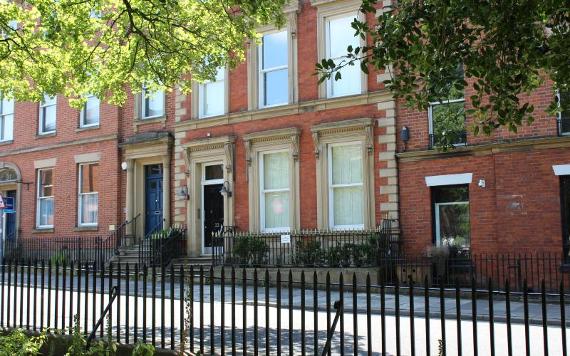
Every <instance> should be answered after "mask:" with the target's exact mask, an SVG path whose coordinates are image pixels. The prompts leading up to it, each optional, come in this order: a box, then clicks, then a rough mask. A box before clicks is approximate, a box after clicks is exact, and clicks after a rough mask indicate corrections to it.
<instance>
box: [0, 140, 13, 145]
mask: <svg viewBox="0 0 570 356" xmlns="http://www.w3.org/2000/svg"><path fill="white" fill-rule="evenodd" d="M13 143H14V140H7V141H0V146H7V145H11V144H13Z"/></svg>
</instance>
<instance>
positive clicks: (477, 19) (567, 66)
mask: <svg viewBox="0 0 570 356" xmlns="http://www.w3.org/2000/svg"><path fill="white" fill-rule="evenodd" d="M377 2H378V4H377ZM380 3H381V2H380V1H377V0H363V4H362V7H361V11H362V12H364V13H371V14H376V15H377V22H378V24H377V26H370V25H368V24H366V23H362V22H359V21H356V20H355V21H354V22H353V24H352V26H353V28H354V30H355V35H356V36H361V37H362V38H368V40H369V42H368V43H370V44H371V45H368V46H365V47H361V48H351V47H349V48H348V53H347V56H346V57H345V58H344V59H343V60H342V61H340V62H338V63H334V61H331V60H323V61H322V62H320V63H318V64H317V71H318V72H319V74H321V79H322V80H326V79H330V78H335V79H340V77H341V76H340V73H339V71H338V70H339V68H342V67H343V66H345V65H353V64H354V63H355V62H356V61H357V60H359V59H360V60H361V63H362V66H363V70H366V68H365V66H367V65H372V66H373V67H375V68H377V69H384V68H385V67H386V66H387V65H391V66H392V67H391V68H392V69H391V74H392V76H391V79H390V80H388V81H387V82H386V85H387V86H389V88H390V89H391V90H392V91H393V93H394V94H395V96H396V97H398V98H404V99H405V100H406V102H407V103H408V104H410V105H411V106H414V107H417V108H419V109H420V110H425V109H427V107H428V105H429V103H430V102H435V101H438V100H439V101H441V100H442V99H444V98H448V97H449V96H450V91H452V90H457V91H463V89H464V88H465V87H466V86H467V82H466V80H467V81H472V82H473V84H472V87H473V92H471V93H472V94H471V95H470V96H469V97H468V98H466V99H468V100H470V102H471V104H472V106H473V108H472V109H471V110H468V111H466V114H467V115H469V116H471V117H472V118H473V121H474V126H473V130H474V133H475V134H477V133H479V132H480V131H482V132H485V133H487V134H490V133H491V132H492V131H493V130H494V129H495V128H498V127H501V126H505V127H507V128H508V129H509V130H511V131H514V132H516V131H517V127H519V126H520V125H522V124H524V123H529V124H530V123H532V121H533V116H532V113H533V110H534V106H533V105H532V104H531V103H529V102H528V101H527V95H528V94H530V93H531V92H532V91H533V90H535V89H537V88H538V87H539V86H540V85H542V84H543V83H544V82H545V80H548V79H550V80H553V81H554V83H555V90H560V91H562V92H568V91H569V89H570V41H569V40H568V38H570V3H569V2H568V1H567V0H540V1H538V0H400V1H397V2H395V3H397V5H396V7H395V8H394V9H387V10H388V11H384V12H381V11H379V12H378V13H376V7H378V6H379V4H380ZM385 10H386V9H385ZM460 65H463V66H464V71H465V77H464V78H457V77H456V76H455V75H454V74H455V71H456V68H458V66H460ZM550 110H551V111H556V110H559V108H558V103H557V100H556V96H555V95H554V93H553V95H552V105H551V106H550Z"/></svg>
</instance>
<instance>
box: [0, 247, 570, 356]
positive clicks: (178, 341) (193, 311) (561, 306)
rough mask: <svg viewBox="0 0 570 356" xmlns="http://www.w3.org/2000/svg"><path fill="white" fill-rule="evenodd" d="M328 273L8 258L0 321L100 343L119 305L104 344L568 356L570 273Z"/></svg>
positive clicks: (1, 282) (6, 326)
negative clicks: (439, 280)
mask: <svg viewBox="0 0 570 356" xmlns="http://www.w3.org/2000/svg"><path fill="white" fill-rule="evenodd" d="M533 258H536V259H539V258H541V257H540V256H533ZM333 274H334V271H332V270H330V271H326V273H324V274H317V273H315V272H314V271H309V270H307V271H304V270H301V271H293V270H269V269H259V270H258V269H254V270H249V271H248V270H247V269H242V270H236V269H235V268H233V267H232V268H227V269H225V268H223V267H221V268H219V269H215V268H210V269H204V268H203V267H200V268H194V267H192V266H190V267H189V268H186V267H180V269H177V270H175V269H174V267H172V266H170V267H169V268H164V267H161V268H154V267H153V268H149V267H148V266H139V265H121V264H117V265H110V266H109V268H106V267H105V266H84V265H77V264H71V265H63V266H60V265H59V264H56V265H52V264H51V263H38V262H34V263H31V264H30V265H14V264H11V263H8V264H4V265H0V289H1V291H2V293H0V327H1V328H2V329H3V330H11V329H15V328H20V329H27V330H28V331H30V332H37V331H39V330H44V329H46V328H47V329H49V330H62V331H64V330H66V329H67V328H68V327H70V326H72V325H74V322H76V323H77V324H75V325H79V326H80V327H81V329H82V330H81V331H82V332H83V333H84V334H85V335H93V336H97V337H99V338H102V337H104V336H105V332H106V331H104V330H103V328H101V327H100V326H101V324H102V320H103V319H102V318H100V316H101V315H105V314H107V313H106V311H107V312H109V311H111V305H112V311H113V312H112V313H110V312H109V313H108V315H109V319H108V324H107V325H108V328H107V332H109V334H108V335H107V337H108V339H107V340H110V339H112V340H116V341H117V342H119V343H121V344H136V343H139V342H144V343H149V344H153V345H154V346H155V347H158V348H162V349H171V350H176V354H187V353H188V352H190V353H191V354H200V355H217V354H221V355H224V354H230V353H231V354H233V355H236V354H263V355H265V354H271V355H289V354H299V355H305V354H307V355H342V354H346V355H349V354H351V355H352V354H355V355H360V354H369V355H370V354H375V355H404V354H405V355H414V354H422V355H435V354H440V355H445V354H447V355H461V354H469V355H508V354H514V353H513V350H514V351H516V350H521V351H522V350H525V352H524V354H526V355H543V354H544V355H546V354H550V355H566V354H567V347H568V345H567V343H568V341H567V337H566V336H567V330H568V327H569V326H570V323H569V321H568V320H567V310H566V304H567V299H568V297H567V293H568V289H567V287H566V286H568V275H565V276H564V278H563V279H561V280H560V281H559V283H558V285H557V286H556V288H549V287H548V285H547V282H546V280H545V279H544V278H540V282H539V283H538V285H537V288H536V290H535V291H534V292H533V291H531V290H530V288H529V287H528V281H527V280H524V279H523V281H522V286H521V289H520V290H518V289H517V288H515V287H514V286H513V285H512V284H511V282H512V281H511V280H510V279H506V280H502V281H499V280H494V279H491V278H490V279H488V280H487V281H486V283H485V286H484V287H481V288H478V287H477V286H476V283H475V282H474V281H472V283H470V285H469V286H468V287H467V288H463V289H462V288H461V286H460V285H459V284H453V285H452V286H450V288H444V287H443V286H439V287H437V288H434V287H433V286H430V283H429V278H430V277H429V275H424V276H423V277H421V278H419V280H418V281H414V280H413V279H412V280H403V281H402V282H406V285H404V284H403V283H401V282H400V281H398V280H396V281H395V283H386V281H383V280H380V281H377V280H375V279H374V276H373V275H372V274H371V273H369V272H366V273H365V274H364V275H363V276H361V277H358V276H357V275H356V274H355V273H352V272H350V273H347V272H345V271H342V270H341V271H338V275H337V276H336V277H334V278H333V277H332V276H333ZM499 285H503V286H505V288H504V289H500V288H498V286H499ZM98 318H99V322H97V319H98ZM97 331H99V332H97ZM438 349H439V350H438ZM509 350H510V351H509ZM438 351H439V352H438ZM515 353H516V352H515ZM519 353H521V352H519Z"/></svg>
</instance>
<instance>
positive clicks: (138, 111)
mask: <svg viewBox="0 0 570 356" xmlns="http://www.w3.org/2000/svg"><path fill="white" fill-rule="evenodd" d="M386 2H388V1H385V3H386ZM359 5H360V1H358V0H299V1H293V2H291V3H290V4H289V5H288V6H287V8H285V9H284V11H285V13H286V18H287V23H286V25H285V27H283V28H281V29H276V28H273V27H271V26H268V27H265V28H261V29H259V31H260V33H261V39H260V42H259V43H255V42H253V41H252V43H250V44H249V45H248V48H247V52H248V55H247V60H246V61H245V62H244V63H243V64H241V65H239V66H238V67H237V68H235V69H234V70H232V71H227V70H225V69H220V70H219V72H218V75H217V77H216V79H215V80H214V81H212V82H209V83H205V84H195V85H194V88H193V91H192V93H191V94H189V95H184V94H182V93H180V92H178V91H174V92H171V93H167V94H163V93H151V94H150V96H147V95H145V93H144V91H143V93H142V94H136V95H131V96H130V97H129V99H128V101H127V103H126V104H125V105H124V106H123V107H121V108H117V107H113V106H110V105H107V104H104V103H99V102H98V101H97V100H96V99H94V98H90V99H89V102H88V105H87V106H86V108H85V109H84V110H82V111H81V112H80V111H78V110H75V109H72V108H70V107H69V105H68V104H67V101H66V100H65V99H64V98H63V97H58V98H57V99H55V100H53V99H52V98H45V100H44V101H43V102H42V103H19V102H18V103H15V105H13V103H12V102H8V101H6V100H5V101H3V104H2V107H1V108H0V109H1V112H0V118H1V121H0V125H1V126H0V131H1V132H0V193H1V194H2V195H3V196H5V197H6V196H13V197H14V200H15V202H16V208H15V213H14V214H5V215H4V219H3V226H2V231H3V233H2V235H3V238H5V239H17V238H32V239H35V238H38V239H39V238H45V237H64V236H85V237H87V236H94V235H100V236H105V235H108V234H110V233H111V231H113V230H114V229H116V228H117V226H118V225H119V224H121V223H122V222H124V221H125V220H127V221H132V220H133V219H135V218H136V232H137V235H138V236H137V237H138V238H142V237H143V236H144V234H145V233H148V232H149V231H151V230H153V229H155V228H157V227H158V226H162V225H166V226H170V225H172V224H175V223H176V224H184V225H186V226H187V227H188V230H187V240H188V243H187V251H186V252H187V253H188V254H189V255H191V256H198V255H207V254H209V253H211V252H212V241H211V238H212V236H211V234H212V232H213V231H214V230H216V229H218V228H219V227H220V226H236V227H237V228H238V229H239V230H244V231H247V230H249V231H263V232H285V231H292V230H298V229H307V228H308V229H314V228H319V229H326V230H329V229H368V228H373V227H375V226H377V225H378V224H379V223H380V222H381V220H382V218H384V217H386V216H388V217H390V218H394V219H399V220H400V228H401V239H402V242H403V248H404V250H405V251H407V252H410V253H414V254H423V253H424V252H425V251H426V250H427V249H428V247H430V246H433V245H434V244H435V245H437V244H441V243H453V244H456V245H458V246H461V247H463V248H465V249H470V250H471V251H472V252H477V253H479V252H507V251H520V252H525V251H528V252H535V251H537V250H544V251H551V252H556V253H560V252H562V251H563V243H562V242H563V238H562V236H568V225H569V224H568V215H569V214H570V209H569V208H567V207H568V206H569V204H570V203H569V202H570V196H569V193H568V192H569V191H570V188H569V187H570V181H568V180H567V178H566V177H567V176H566V175H565V174H568V173H570V168H569V166H567V165H566V164H570V150H569V149H568V145H569V144H570V141H568V139H567V137H565V136H564V134H565V133H566V132H567V131H570V125H567V124H565V123H566V121H564V119H562V118H556V117H552V116H549V115H548V114H546V113H545V108H546V107H547V105H548V103H549V102H550V100H551V95H552V94H551V88H550V87H549V86H548V85H547V86H545V87H544V88H542V89H541V90H539V91H537V92H536V93H534V94H533V95H532V96H531V97H530V98H529V100H530V101H532V102H533V103H534V104H535V105H536V109H537V110H536V120H535V123H534V124H533V125H532V126H530V127H524V128H521V130H520V131H519V133H518V134H512V133H508V132H506V131H503V130H499V131H497V132H496V133H495V134H494V135H493V136H492V137H485V136H479V137H473V136H472V135H471V134H470V133H469V132H467V134H464V133H463V132H464V131H468V130H466V128H467V127H468V126H469V123H470V121H469V119H467V121H466V122H464V121H460V122H459V124H460V125H459V127H460V131H461V132H458V136H457V140H456V143H457V144H458V145H457V147H456V148H455V149H453V150H450V151H448V152H441V151H438V150H436V149H431V147H433V146H435V144H437V143H438V132H439V131H438V130H439V126H438V122H437V117H438V115H439V113H440V112H441V109H442V108H443V109H446V108H447V109H446V110H447V111H450V110H451V111H452V112H455V113H458V114H459V115H458V117H461V120H464V116H463V115H461V114H462V112H463V110H464V107H465V105H468V103H465V102H464V100H463V98H462V97H455V98H449V101H448V102H447V101H446V102H445V103H444V104H439V103H434V105H433V106H432V108H431V109H430V111H429V112H428V113H422V112H414V111H410V110H408V109H406V108H405V107H404V105H402V103H396V101H395V100H394V99H393V97H392V95H391V93H390V92H389V91H388V90H386V89H385V88H384V87H383V85H382V84H380V83H382V82H383V81H384V80H385V79H386V74H384V73H383V72H376V71H373V70H371V71H370V73H369V74H367V75H366V74H364V73H362V72H360V71H359V70H358V68H357V66H356V67H348V68H347V69H345V72H344V73H343V80H342V81H339V82H334V81H331V82H325V83H322V84H319V83H318V78H317V77H316V76H315V75H314V72H315V63H316V62H318V61H319V60H320V59H321V58H325V57H329V58H337V57H338V56H340V55H342V54H343V53H344V52H345V50H346V47H347V46H348V45H350V44H352V45H358V44H359V43H358V40H357V39H355V38H354V37H353V36H352V34H353V32H352V30H351V29H350V22H351V21H352V19H353V18H354V17H355V16H362V14H360V13H359V12H358V11H357V10H358V7H359ZM380 11H381V10H380ZM368 20H372V18H370V19H368ZM353 68H354V69H353ZM143 89H144V88H143ZM465 97H469V93H468V92H467V93H466V95H465ZM12 107H14V109H12ZM448 109H449V110H448ZM443 111H445V110H443ZM434 118H435V120H434ZM561 123H562V124H561ZM404 127H405V128H406V130H404ZM403 131H405V134H402V132H403ZM403 138H405V140H404V139H403ZM220 192H222V193H223V194H221V193H220ZM131 229H132V227H131ZM566 240H567V239H566ZM566 240H565V241H566Z"/></svg>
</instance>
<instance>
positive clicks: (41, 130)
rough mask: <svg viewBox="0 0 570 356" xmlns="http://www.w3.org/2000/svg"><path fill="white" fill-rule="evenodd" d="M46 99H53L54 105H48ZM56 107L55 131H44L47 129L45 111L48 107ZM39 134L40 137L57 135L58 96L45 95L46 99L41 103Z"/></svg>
mask: <svg viewBox="0 0 570 356" xmlns="http://www.w3.org/2000/svg"><path fill="white" fill-rule="evenodd" d="M46 98H50V99H53V103H50V104H46ZM50 106H54V107H55V118H54V126H55V127H54V129H53V130H50V131H44V127H45V119H46V118H45V111H46V109H47V108H48V107H50ZM38 129H39V130H38V132H39V134H40V135H48V134H52V133H55V132H56V131H57V96H53V97H49V96H47V95H44V99H42V101H41V102H40V115H39V127H38Z"/></svg>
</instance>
